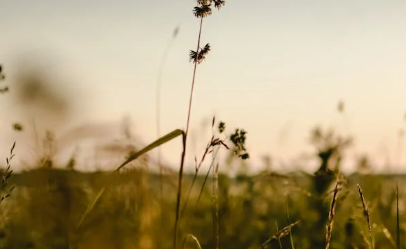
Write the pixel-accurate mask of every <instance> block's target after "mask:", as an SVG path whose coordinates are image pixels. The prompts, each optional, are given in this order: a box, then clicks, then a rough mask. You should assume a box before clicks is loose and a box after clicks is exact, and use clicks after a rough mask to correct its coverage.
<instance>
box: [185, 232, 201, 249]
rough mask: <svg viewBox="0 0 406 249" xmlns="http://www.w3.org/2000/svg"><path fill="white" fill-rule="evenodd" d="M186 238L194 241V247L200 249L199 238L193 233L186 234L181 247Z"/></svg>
mask: <svg viewBox="0 0 406 249" xmlns="http://www.w3.org/2000/svg"><path fill="white" fill-rule="evenodd" d="M188 238H192V240H193V241H194V242H195V245H196V248H197V249H202V246H201V245H200V242H199V240H198V239H197V238H196V237H195V236H194V235H192V234H188V235H187V236H186V238H185V239H184V240H183V246H182V249H183V248H185V244H186V241H187V239H188Z"/></svg>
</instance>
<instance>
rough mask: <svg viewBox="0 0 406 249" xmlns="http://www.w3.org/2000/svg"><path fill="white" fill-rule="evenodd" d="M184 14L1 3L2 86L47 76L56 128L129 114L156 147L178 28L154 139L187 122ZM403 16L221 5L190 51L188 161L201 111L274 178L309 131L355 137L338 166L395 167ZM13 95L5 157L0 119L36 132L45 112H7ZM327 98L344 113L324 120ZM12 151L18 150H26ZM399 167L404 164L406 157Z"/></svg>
mask: <svg viewBox="0 0 406 249" xmlns="http://www.w3.org/2000/svg"><path fill="white" fill-rule="evenodd" d="M194 6H195V1H193V0H189V1H160V0H159V1H138V0H135V1H134V0H133V1H125V0H116V1H105V0H103V1H100V0H98V1H93V0H87V1H83V0H82V1H78V0H69V1H62V0H59V1H51V0H38V1H19V0H15V1H4V0H0V63H1V64H3V67H4V72H5V74H6V75H7V80H6V81H5V82H4V84H8V85H9V86H10V88H11V91H12V90H13V82H15V81H16V80H17V78H18V77H17V75H19V73H21V70H22V68H24V66H27V65H30V66H31V67H32V65H34V66H35V68H37V69H38V70H40V69H44V68H45V74H46V75H47V76H46V77H48V78H49V79H52V81H54V82H55V83H53V84H54V85H53V86H52V87H53V89H54V90H55V91H59V92H61V93H70V94H71V95H73V96H70V95H69V98H68V99H69V106H71V107H72V110H73V111H72V113H73V114H71V116H69V119H66V120H65V121H64V122H62V124H58V127H60V129H61V130H64V129H65V130H69V127H72V126H73V125H80V124H83V123H100V124H106V123H119V122H120V120H122V119H123V117H124V116H130V117H131V120H132V124H133V130H134V133H135V134H136V136H137V137H138V138H139V139H140V140H141V141H140V143H141V144H144V145H145V144H146V143H148V142H151V141H153V140H154V139H156V134H155V97H156V96H155V93H156V82H157V78H158V70H159V65H160V63H161V58H162V56H163V54H164V51H165V48H166V47H167V45H168V43H169V41H170V39H171V35H172V33H173V30H174V29H175V28H176V27H177V26H179V28H180V30H179V34H178V36H177V38H176V39H175V40H174V41H173V43H172V46H171V47H170V50H169V52H168V57H167V60H166V63H165V67H164V68H163V74H162V100H161V103H162V117H161V119H162V133H166V132H169V131H171V130H173V129H176V128H184V127H185V123H186V111H187V104H188V98H189V91H190V83H191V77H192V70H193V64H192V63H190V62H189V61H188V53H189V50H190V49H196V48H195V47H196V42H197V34H198V24H199V20H198V19H196V18H195V17H194V16H193V14H192V8H193V7H194ZM405 11H406V2H405V1H403V0H393V1H382V0H356V1H354V0H351V1H350V0H330V1H321V0H307V1H304V0H290V1H289V0H287V1H276V0H253V1H242V0H230V1H227V2H226V6H224V8H223V9H221V10H220V11H217V10H214V11H213V14H212V15H211V16H209V17H208V18H207V19H205V21H204V24H203V25H204V26H203V34H202V43H203V44H205V43H210V44H211V46H212V51H211V52H210V54H209V55H208V57H207V59H206V61H205V62H204V63H202V64H201V65H200V66H199V67H198V71H197V79H196V88H195V99H194V104H193V114H192V123H191V127H192V136H191V137H195V138H196V139H197V142H196V146H195V147H193V148H195V149H190V150H189V152H190V153H189V156H188V161H189V162H192V159H193V157H194V154H197V156H200V155H201V153H202V152H203V147H204V146H205V145H206V143H207V140H208V139H209V133H207V132H204V130H202V123H206V126H205V129H206V131H208V132H209V130H210V129H209V127H208V126H207V124H208V123H210V122H209V121H208V120H211V117H212V116H213V115H216V117H217V119H218V120H223V121H225V122H226V123H227V125H228V127H229V128H230V132H231V131H232V130H233V129H234V128H235V127H242V128H244V129H245V130H247V131H248V140H247V145H248V149H249V151H250V152H251V158H252V164H254V165H255V167H259V166H261V156H263V155H266V154H270V155H271V156H272V157H273V158H274V160H275V168H276V169H278V168H282V167H283V168H286V167H289V165H293V164H292V163H291V162H293V161H295V159H297V158H298V157H299V156H300V155H301V154H303V153H311V152H312V150H311V147H309V145H308V137H309V134H310V129H311V128H313V127H314V126H315V125H317V124H322V125H324V126H325V127H327V126H331V125H333V126H335V127H337V128H338V129H339V131H341V132H345V133H350V134H352V135H353V136H354V137H355V146H354V147H353V148H352V149H351V150H350V151H349V158H350V159H351V158H354V157H355V156H357V155H359V154H361V153H367V154H369V155H371V156H372V158H374V159H375V163H376V166H377V169H378V168H379V169H382V168H383V166H384V162H385V160H386V159H388V160H390V161H391V162H395V161H399V158H398V157H396V150H397V149H396V148H397V134H398V130H399V129H401V128H406V127H405V126H406V122H405V119H404V116H405V113H406V82H405V80H406V76H405V67H406V46H405V44H406V32H404V31H405V30H406V16H405ZM12 94H13V92H10V93H9V94H8V95H3V96H0V97H1V99H0V102H1V108H0V111H1V113H2V117H3V119H2V122H1V124H0V127H1V132H0V135H1V137H3V138H4V139H2V141H1V143H0V145H1V148H5V149H4V150H3V149H2V151H6V152H5V153H3V152H1V154H0V156H3V155H7V152H8V147H9V146H10V145H11V143H12V141H14V140H17V143H18V139H19V138H20V136H22V135H21V134H16V133H15V132H12V131H11V129H10V123H11V122H21V123H23V124H27V122H33V120H34V122H37V123H39V122H41V119H42V117H41V116H40V115H46V114H40V113H37V112H32V113H31V114H32V115H27V112H21V111H15V109H14V105H15V103H14V102H12V101H11V99H12V96H13V95H12ZM65 97H66V96H65ZM339 100H343V101H344V102H345V104H346V115H345V116H344V117H343V116H339V115H338V114H337V113H336V105H337V102H338V101H339ZM10 102H11V103H10ZM13 103H14V104H13ZM20 109H21V108H20ZM24 110H26V109H24ZM22 113H23V114H22ZM36 115H37V116H36ZM26 126H29V125H26ZM117 127H118V126H117ZM50 129H56V128H55V127H54V126H53V127H51V128H50ZM117 129H118V128H117ZM27 132H28V131H27ZM106 136H107V135H106ZM113 136H114V135H113ZM20 139H22V138H20ZM24 146H25V145H24V143H23V144H22V145H21V147H19V149H20V151H18V150H17V151H16V152H17V153H19V154H24V153H23V152H22V151H26V148H25V147H24ZM191 148H192V147H191ZM180 151H181V142H180V140H178V141H177V142H172V143H170V144H169V145H167V146H165V147H163V153H164V157H165V160H166V161H167V162H169V163H171V164H173V165H176V164H177V163H178V161H179V158H180ZM20 152H21V153H20ZM21 156H22V155H21ZM400 160H401V159H400ZM401 164H403V166H404V167H403V168H406V165H405V164H406V155H405V156H403V160H401ZM286 165H288V166H286ZM292 167H293V166H292ZM346 167H347V168H348V169H351V164H350V163H348V165H346ZM392 169H393V168H392ZM305 170H308V169H305Z"/></svg>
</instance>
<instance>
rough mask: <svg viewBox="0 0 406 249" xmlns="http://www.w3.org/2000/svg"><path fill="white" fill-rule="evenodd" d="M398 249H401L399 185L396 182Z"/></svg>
mask: <svg viewBox="0 0 406 249" xmlns="http://www.w3.org/2000/svg"><path fill="white" fill-rule="evenodd" d="M396 248H397V249H400V215H399V185H398V181H396Z"/></svg>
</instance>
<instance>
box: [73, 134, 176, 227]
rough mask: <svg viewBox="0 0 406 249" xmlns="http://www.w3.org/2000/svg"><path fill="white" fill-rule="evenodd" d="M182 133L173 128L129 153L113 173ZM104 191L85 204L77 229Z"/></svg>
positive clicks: (103, 189)
mask: <svg viewBox="0 0 406 249" xmlns="http://www.w3.org/2000/svg"><path fill="white" fill-rule="evenodd" d="M182 134H183V131H182V130H179V129H177V130H174V131H172V132H170V133H168V134H167V135H165V136H163V137H161V138H159V139H158V140H156V141H154V142H153V143H151V144H149V145H147V146H146V147H144V148H143V149H142V150H140V151H138V152H135V153H133V154H131V155H130V156H129V158H128V159H127V160H126V161H124V162H123V163H122V164H121V165H120V166H119V167H118V168H117V169H116V170H114V171H113V173H116V172H118V171H119V170H120V169H121V168H123V167H124V166H125V165H127V164H128V163H130V162H131V161H133V160H135V159H137V158H138V157H140V156H141V155H143V154H145V153H147V152H148V151H150V150H152V149H154V148H156V147H158V146H161V145H162V144H164V143H166V142H169V141H170V140H172V139H174V138H176V137H178V136H180V135H182ZM104 191H105V188H102V189H101V190H100V191H99V193H98V194H97V195H96V197H95V199H94V200H93V201H92V202H91V203H90V204H89V205H88V206H87V208H86V211H85V213H84V214H83V215H82V218H81V219H80V221H79V223H78V225H77V226H76V228H77V229H78V228H79V227H80V226H81V224H82V223H83V221H84V220H85V218H86V216H87V215H88V214H89V213H90V212H91V211H92V210H93V208H94V206H95V205H96V203H97V201H98V200H99V199H100V197H101V196H102V195H103V193H104Z"/></svg>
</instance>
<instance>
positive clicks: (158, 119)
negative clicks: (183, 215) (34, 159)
mask: <svg viewBox="0 0 406 249" xmlns="http://www.w3.org/2000/svg"><path fill="white" fill-rule="evenodd" d="M178 33H179V27H176V28H175V30H174V31H173V33H172V36H171V39H170V40H169V43H168V45H167V46H166V48H165V51H164V53H163V56H162V59H161V63H160V65H159V70H158V78H157V82H156V106H155V107H156V110H155V114H156V127H155V128H156V136H157V138H159V137H161V87H162V74H163V68H164V65H165V62H166V59H167V57H168V52H169V49H170V48H171V47H172V43H173V41H174V40H175V39H176V37H177V35H178ZM157 165H158V168H159V208H160V213H159V216H160V221H161V228H162V227H163V225H164V224H163V219H162V209H163V166H162V165H161V147H158V148H157ZM160 247H161V246H160Z"/></svg>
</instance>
